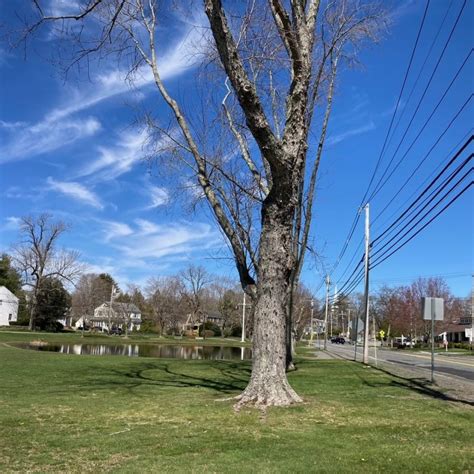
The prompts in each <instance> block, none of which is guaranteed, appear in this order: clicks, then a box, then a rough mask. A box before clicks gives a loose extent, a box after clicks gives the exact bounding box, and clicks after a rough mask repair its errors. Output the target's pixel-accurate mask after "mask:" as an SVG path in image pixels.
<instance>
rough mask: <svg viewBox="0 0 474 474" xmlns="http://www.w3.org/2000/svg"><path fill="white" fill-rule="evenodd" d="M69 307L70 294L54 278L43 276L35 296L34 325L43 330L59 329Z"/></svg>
mask: <svg viewBox="0 0 474 474" xmlns="http://www.w3.org/2000/svg"><path fill="white" fill-rule="evenodd" d="M70 307H71V296H70V295H69V293H68V292H67V291H66V289H65V288H64V286H63V284H62V283H61V282H60V281H59V280H57V279H55V278H45V279H44V280H43V283H42V285H41V286H40V288H39V291H38V294H37V297H36V316H35V320H36V327H37V328H38V329H41V330H43V331H57V330H59V329H61V324H60V323H59V322H58V320H59V319H63V318H64V317H65V316H66V315H67V313H68V312H69V309H70Z"/></svg>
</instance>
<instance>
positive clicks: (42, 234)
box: [12, 214, 83, 329]
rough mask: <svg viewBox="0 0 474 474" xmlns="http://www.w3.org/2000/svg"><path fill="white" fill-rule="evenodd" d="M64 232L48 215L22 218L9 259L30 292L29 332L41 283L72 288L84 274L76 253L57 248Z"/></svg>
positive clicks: (62, 227) (58, 223)
mask: <svg viewBox="0 0 474 474" xmlns="http://www.w3.org/2000/svg"><path fill="white" fill-rule="evenodd" d="M67 228H68V227H67V225H66V224H65V223H64V222H62V221H53V218H52V216H51V215H49V214H42V215H40V216H38V217H36V218H35V217H31V216H28V217H22V218H21V224H20V242H19V243H18V244H17V245H15V246H14V247H13V251H12V258H13V261H14V265H15V266H16V268H17V269H18V270H19V271H20V272H21V274H22V276H23V283H24V284H25V285H27V286H29V287H30V288H31V292H30V298H31V299H30V323H29V328H30V329H35V315H36V299H37V295H38V292H39V290H40V288H41V285H42V283H43V281H44V280H45V279H47V278H54V279H56V280H58V281H60V282H62V283H71V284H72V283H74V281H75V280H76V279H77V278H78V277H79V276H80V275H81V273H82V271H83V265H82V264H81V263H80V262H79V253H78V252H75V251H69V250H65V249H58V248H57V241H58V239H59V238H60V237H61V235H62V234H63V233H64V232H66V230H67Z"/></svg>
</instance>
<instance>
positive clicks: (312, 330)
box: [308, 298, 314, 346]
mask: <svg viewBox="0 0 474 474" xmlns="http://www.w3.org/2000/svg"><path fill="white" fill-rule="evenodd" d="M313 326H314V300H313V298H311V328H310V336H309V344H308V345H309V346H312V345H313V337H314V329H313Z"/></svg>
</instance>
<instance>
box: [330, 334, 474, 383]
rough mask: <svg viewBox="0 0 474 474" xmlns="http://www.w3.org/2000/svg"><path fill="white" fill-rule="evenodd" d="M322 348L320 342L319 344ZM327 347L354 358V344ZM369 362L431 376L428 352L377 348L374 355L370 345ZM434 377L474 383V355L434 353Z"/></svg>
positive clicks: (337, 354) (332, 352) (360, 356)
mask: <svg viewBox="0 0 474 474" xmlns="http://www.w3.org/2000/svg"><path fill="white" fill-rule="evenodd" d="M321 348H322V344H321ZM327 349H328V352H329V353H330V354H333V355H335V356H339V357H344V358H346V359H351V360H354V346H353V345H350V344H344V345H341V344H331V343H330V342H328V343H327ZM369 358H370V363H371V364H374V363H375V361H376V360H377V362H383V363H388V364H396V365H398V366H401V367H405V368H407V369H412V370H415V371H417V372H419V373H420V375H421V374H423V376H424V377H426V378H430V376H431V353H429V352H411V351H410V349H405V350H390V349H381V348H380V347H378V348H377V354H376V357H375V353H374V348H373V347H370V351H369ZM357 360H358V361H361V360H362V347H360V346H358V347H357ZM434 376H435V379H436V378H437V377H443V378H451V379H454V380H455V379H462V380H463V381H465V382H470V383H473V384H474V357H471V356H462V355H441V354H439V353H436V354H435V372H434Z"/></svg>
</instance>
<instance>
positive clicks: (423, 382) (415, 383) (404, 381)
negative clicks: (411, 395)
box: [373, 367, 474, 407]
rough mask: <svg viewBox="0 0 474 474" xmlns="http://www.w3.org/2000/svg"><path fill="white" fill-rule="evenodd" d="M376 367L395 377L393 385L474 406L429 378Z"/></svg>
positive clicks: (391, 383) (439, 398)
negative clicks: (438, 386) (406, 375)
mask: <svg viewBox="0 0 474 474" xmlns="http://www.w3.org/2000/svg"><path fill="white" fill-rule="evenodd" d="M373 368H374V367H373ZM374 369H375V370H377V371H379V372H383V373H384V374H387V375H389V376H390V377H392V378H393V379H395V380H392V381H391V382H390V385H391V386H394V387H400V388H405V389H409V390H412V391H414V392H416V393H419V394H421V395H425V396H428V397H431V398H435V399H437V400H443V401H446V402H453V403H459V404H462V405H468V406H471V407H474V403H473V402H471V401H469V400H465V399H463V398H459V397H453V396H451V395H449V394H447V393H445V392H443V391H441V390H440V389H438V388H436V387H434V386H433V384H432V383H431V381H430V380H428V379H425V378H419V377H402V376H401V375H397V374H395V373H393V372H391V371H390V370H387V369H382V368H380V367H375V368H374Z"/></svg>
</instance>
